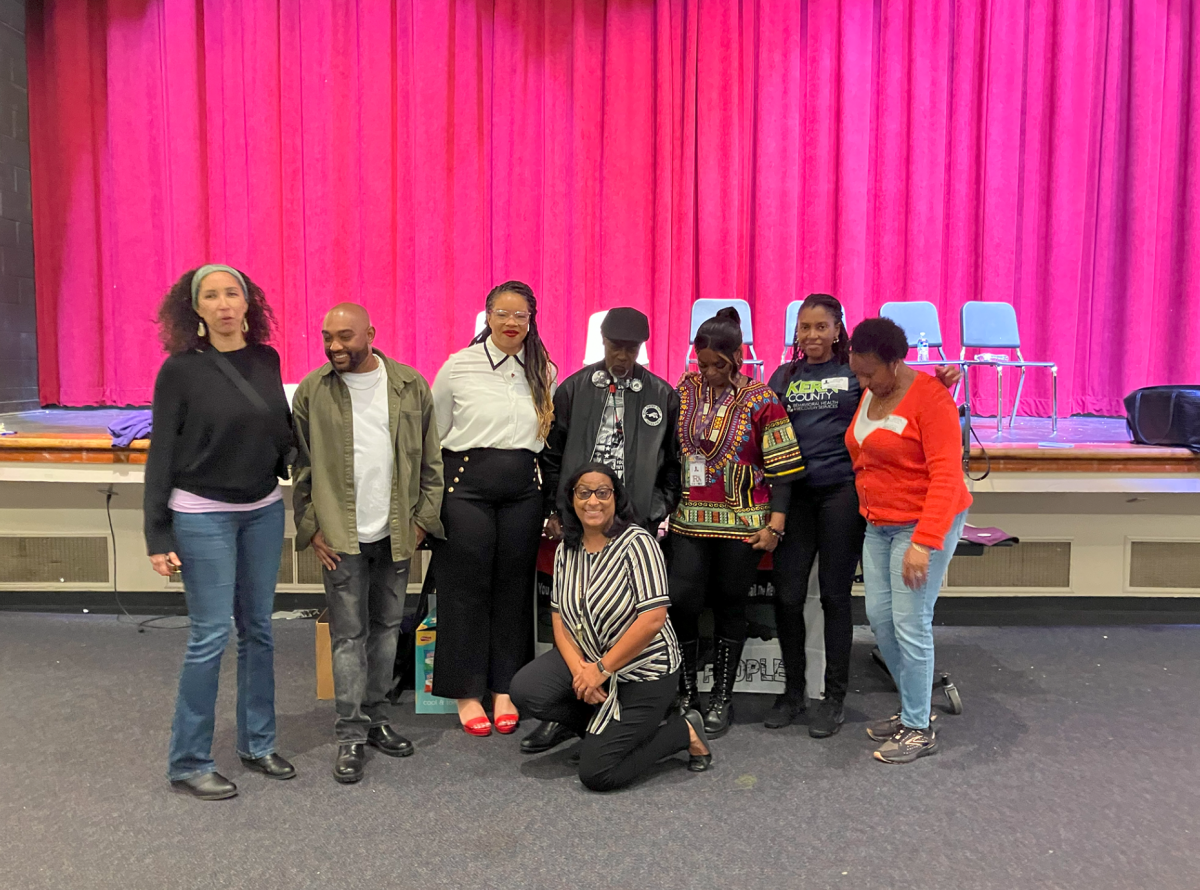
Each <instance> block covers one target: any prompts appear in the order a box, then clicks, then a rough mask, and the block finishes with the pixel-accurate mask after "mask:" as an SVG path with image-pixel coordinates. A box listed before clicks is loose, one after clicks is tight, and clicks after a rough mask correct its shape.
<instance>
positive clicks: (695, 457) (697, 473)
mask: <svg viewBox="0 0 1200 890" xmlns="http://www.w3.org/2000/svg"><path fill="white" fill-rule="evenodd" d="M707 466H708V464H707V461H705V459H704V455H703V454H689V455H688V456H687V471H688V486H689V487H691V488H703V487H704V471H705V470H706V469H707Z"/></svg>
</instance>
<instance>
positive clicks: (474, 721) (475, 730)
mask: <svg viewBox="0 0 1200 890" xmlns="http://www.w3.org/2000/svg"><path fill="white" fill-rule="evenodd" d="M462 728H463V732H465V733H467V734H469V735H477V736H480V737H483V736H489V735H491V734H492V721H490V720H488V718H487V717H472V718H471V719H470V720H468V721H467V722H466V723H463V724H462ZM509 732H512V730H511V729H510V730H509Z"/></svg>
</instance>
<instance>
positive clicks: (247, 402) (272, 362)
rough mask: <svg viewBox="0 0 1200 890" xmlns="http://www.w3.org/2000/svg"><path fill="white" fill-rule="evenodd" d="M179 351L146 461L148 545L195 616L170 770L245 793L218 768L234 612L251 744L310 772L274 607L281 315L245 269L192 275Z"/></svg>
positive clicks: (251, 752)
mask: <svg viewBox="0 0 1200 890" xmlns="http://www.w3.org/2000/svg"><path fill="white" fill-rule="evenodd" d="M158 320H159V327H160V331H161V336H162V341H163V345H164V346H165V347H166V350H167V352H168V353H170V355H169V357H168V358H167V360H166V361H165V362H163V366H162V368H161V369H160V370H159V372H158V378H157V380H156V381H155V384H154V433H153V436H152V438H151V440H150V454H149V456H148V458H147V461H146V483H145V504H144V509H145V533H146V548H147V551H148V552H149V554H150V562H151V564H152V565H153V567H154V570H155V571H156V572H158V573H159V574H160V575H163V576H167V577H169V576H171V575H173V574H182V576H183V589H184V595H185V596H186V598H187V607H188V614H189V616H190V617H191V633H190V636H189V638H188V645H187V654H186V655H185V656H184V660H183V669H182V671H181V672H180V675H179V694H178V697H177V698H176V701H175V720H174V723H173V725H172V727H171V746H170V753H169V755H168V766H167V777H168V779H169V780H170V781H171V784H172V786H173V787H175V788H176V789H178V790H180V791H185V792H187V793H190V794H192V795H193V796H195V797H198V798H200V799H202V800H222V799H224V798H228V797H233V796H234V795H236V794H237V786H235V785H234V784H233V783H232V782H230V781H229V780H228V779H226V778H225V777H224V776H222V775H221V774H220V773H218V772H217V771H216V765H215V764H214V763H213V760H212V737H213V724H214V721H215V710H216V701H217V679H218V676H219V674H220V670H221V655H222V653H224V651H225V645H226V643H227V642H228V641H229V616H230V615H233V619H234V622H235V624H236V625H237V631H238V691H237V752H238V756H239V757H241V759H242V763H243V764H245V765H246V767H247V768H249V769H252V770H255V771H257V772H260V773H262V774H264V775H266V776H268V777H270V778H273V779H290V778H291V777H292V776H294V775H295V774H296V770H295V769H294V768H293V767H292V765H291V764H290V763H288V762H287V761H286V760H284V759H283V758H282V757H280V756H279V755H278V754H277V753H276V752H275V673H274V670H275V669H274V644H273V642H272V638H271V611H272V609H273V605H274V600H275V578H276V575H277V574H278V572H279V559H280V553H281V550H282V548H283V516H284V506H283V495H282V493H281V491H280V489H279V481H278V480H279V479H280V478H286V476H287V461H288V455H289V452H290V450H291V444H292V431H291V416H290V412H289V410H288V403H287V398H286V397H285V396H284V392H283V381H282V379H281V377H280V372H279V353H277V352H276V351H275V350H274V349H272V348H271V347H270V346H268V345H267V340H268V339H269V337H270V332H271V326H272V324H273V322H274V316H273V315H272V313H271V308H270V307H269V306H268V305H267V303H266V300H265V298H264V297H263V292H262V290H261V289H259V288H258V286H257V285H255V284H254V282H252V281H251V280H250V279H249V278H248V277H246V275H245V274H243V273H242V272H239V271H238V270H237V269H234V268H233V267H231V266H224V265H207V266H202V267H200V268H199V269H195V270H192V271H190V272H186V273H184V275H183V277H182V278H180V279H179V281H177V282H176V283H175V285H174V287H172V288H171V290H170V292H169V293H168V294H167V295H166V297H165V298H164V299H163V302H162V306H161V307H160V308H159V312H158Z"/></svg>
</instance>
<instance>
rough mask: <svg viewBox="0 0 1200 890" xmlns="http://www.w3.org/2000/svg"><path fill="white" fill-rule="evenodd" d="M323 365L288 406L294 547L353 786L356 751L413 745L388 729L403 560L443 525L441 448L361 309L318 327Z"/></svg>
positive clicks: (416, 392) (341, 308)
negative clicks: (320, 606) (308, 565)
mask: <svg viewBox="0 0 1200 890" xmlns="http://www.w3.org/2000/svg"><path fill="white" fill-rule="evenodd" d="M321 336H322V338H323V339H324V341H325V355H326V356H327V357H328V358H329V362H328V363H327V364H325V365H323V366H322V367H320V368H318V369H317V370H315V371H313V372H311V373H310V374H309V375H308V376H307V377H305V378H304V380H303V381H301V383H300V386H299V387H298V388H297V389H296V394H295V397H294V398H293V400H292V416H293V423H294V425H295V431H296V448H297V456H296V462H295V464H294V466H293V467H292V490H293V495H292V503H293V507H294V509H295V514H296V549H297V550H303V549H304V548H305V547H307V546H309V545H310V544H311V545H312V548H313V550H314V551H316V554H317V558H318V559H320V561H321V565H322V567H323V570H322V576H323V580H324V583H325V598H326V601H327V603H328V606H329V636H330V640H331V643H332V649H333V687H334V697H335V699H336V711H337V723H336V726H335V731H336V734H337V740H338V754H337V759H336V760H335V761H334V767H333V775H334V778H335V779H337V780H338V781H339V782H342V783H344V784H348V783H351V782H357V781H358V780H359V779H361V778H362V775H363V746H364V744H368V745H371V746H373V747H375V748H378V749H379V750H380V751H382V752H383V753H384V754H388V755H391V756H393V757H405V756H407V755H409V754H412V753H413V746H412V743H411V742H409V741H408V740H407V739H405V738H404V737H403V736H401V735H400V734H398V733H397V732H395V731H394V730H393V729H392V728H391V726H390V725H389V721H388V715H387V712H386V711H385V703H386V700H387V693H388V690H389V688H390V687H391V685H392V672H393V668H394V665H395V662H396V646H397V644H398V641H399V637H400V623H401V620H402V619H403V617H404V593H405V588H406V587H407V586H408V569H409V561H410V560H411V559H412V555H413V552H414V551H415V550H416V549H417V548H418V547H419V546H420V545H421V542H422V541H424V540H425V536H426V535H433V536H434V537H437V538H442V537H445V533H444V532H443V530H442V523H441V509H442V452H441V445H440V442H439V441H438V432H437V421H436V419H435V418H434V414H433V396H432V394H431V393H430V391H429V384H428V383H426V382H425V379H424V378H423V377H421V375H420V374H418V373H417V372H416V371H414V370H413V369H412V368H410V367H409V366H408V365H402V364H400V363H399V362H396V361H393V360H392V359H390V358H388V357H387V356H385V355H384V354H383V353H382V352H380V351H379V350H378V349H374V348H373V347H372V343H373V341H374V339H375V328H373V327H372V326H371V321H370V318H369V317H368V316H367V311H366V309H364V308H363V307H362V306H359V305H358V304H356V303H341V304H339V305H337V306H335V307H333V308H332V309H331V310H329V313H328V314H327V315H326V316H325V320H324V323H323V325H322V327H321Z"/></svg>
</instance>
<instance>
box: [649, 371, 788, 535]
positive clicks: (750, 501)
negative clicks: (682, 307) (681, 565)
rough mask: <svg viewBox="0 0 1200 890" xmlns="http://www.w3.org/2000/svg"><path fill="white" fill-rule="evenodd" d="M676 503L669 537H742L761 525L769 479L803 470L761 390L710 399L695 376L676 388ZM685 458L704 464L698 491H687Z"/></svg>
mask: <svg viewBox="0 0 1200 890" xmlns="http://www.w3.org/2000/svg"><path fill="white" fill-rule="evenodd" d="M678 392H679V400H680V404H679V443H680V445H681V446H682V451H683V498H682V499H681V500H680V502H679V507H678V508H677V509H676V510H675V513H674V515H673V516H672V517H671V531H673V532H678V533H679V534H681V535H689V536H691V537H699V538H737V539H740V538H744V537H745V536H746V535H748V534H750V533H751V532H753V531H756V530H757V529H760V528H762V527H763V526H764V525H766V524H767V519H768V518H769V516H770V500H771V490H770V487H769V483H770V482H771V481H772V480H779V481H781V482H790V481H791V480H792V479H795V478H797V477H798V476H799V474H800V473H802V472H803V471H804V459H803V458H802V457H801V455H800V447H799V446H798V445H797V444H796V435H795V432H794V431H793V430H792V424H791V421H789V420H788V416H787V412H786V411H784V410H783V405H781V404H780V402H779V398H778V397H777V396H776V395H775V393H773V392H772V391H771V390H770V389H768V388H767V386H766V385H765V384H763V383H759V382H758V381H757V380H752V381H750V383H748V384H746V385H745V386H743V387H742V388H741V389H738V390H736V391H733V390H727V391H726V393H725V396H724V397H723V398H721V399H717V400H714V399H713V390H712V387H710V386H709V385H708V384H707V383H705V382H704V379H703V378H702V377H700V376H699V375H698V374H689V375H688V376H687V377H685V378H684V379H683V381H682V382H681V383H680V384H679V387H678ZM693 455H702V456H703V458H704V463H705V468H704V485H689V484H688V482H689V467H690V465H691V463H692V461H691V457H692V456H693Z"/></svg>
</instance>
